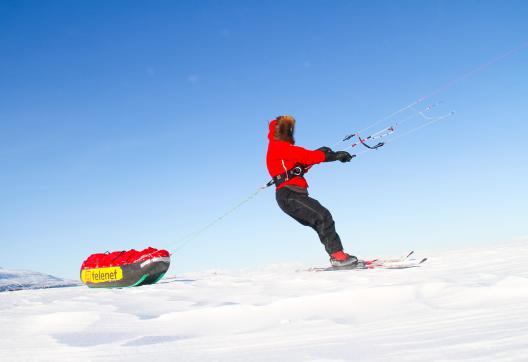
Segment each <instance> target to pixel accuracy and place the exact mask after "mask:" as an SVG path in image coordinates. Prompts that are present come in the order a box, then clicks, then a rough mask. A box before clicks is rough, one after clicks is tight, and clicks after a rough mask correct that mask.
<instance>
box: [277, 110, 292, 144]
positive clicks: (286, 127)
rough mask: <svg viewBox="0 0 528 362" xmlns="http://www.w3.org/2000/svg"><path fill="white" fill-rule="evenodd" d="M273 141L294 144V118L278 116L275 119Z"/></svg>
mask: <svg viewBox="0 0 528 362" xmlns="http://www.w3.org/2000/svg"><path fill="white" fill-rule="evenodd" d="M275 120H276V121H277V124H276V125H275V139H276V140H279V141H286V142H289V143H291V144H292V145H294V144H295V138H294V137H293V133H294V131H295V118H293V117H292V116H289V115H283V116H278V117H277V118H275Z"/></svg>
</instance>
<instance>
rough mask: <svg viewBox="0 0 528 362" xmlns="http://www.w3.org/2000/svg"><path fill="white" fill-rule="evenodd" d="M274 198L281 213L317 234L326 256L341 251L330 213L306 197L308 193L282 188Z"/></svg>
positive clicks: (315, 201) (314, 200)
mask: <svg viewBox="0 0 528 362" xmlns="http://www.w3.org/2000/svg"><path fill="white" fill-rule="evenodd" d="M275 196H276V198H277V203H278V204H279V206H280V208H281V209H282V211H284V212H285V213H286V214H288V215H290V216H291V217H293V218H294V219H295V220H297V221H298V222H300V223H301V224H303V225H305V226H310V227H311V228H312V229H314V230H315V231H316V232H317V234H318V235H319V239H320V240H321V243H322V244H323V245H324V247H325V249H326V252H327V253H328V254H332V253H334V252H336V251H339V250H343V245H342V244H341V239H340V238H339V235H337V233H336V230H335V223H334V219H333V218H332V215H331V214H330V211H328V210H327V209H326V208H325V207H323V206H322V205H321V204H320V203H319V201H317V200H316V199H313V198H311V197H310V196H308V192H297V191H293V190H291V189H289V188H288V187H283V188H280V189H278V190H277V193H276V195H275Z"/></svg>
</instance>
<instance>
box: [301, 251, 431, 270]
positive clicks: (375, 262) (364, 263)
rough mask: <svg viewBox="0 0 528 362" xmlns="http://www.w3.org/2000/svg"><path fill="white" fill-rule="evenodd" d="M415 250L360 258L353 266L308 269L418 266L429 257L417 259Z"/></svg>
mask: <svg viewBox="0 0 528 362" xmlns="http://www.w3.org/2000/svg"><path fill="white" fill-rule="evenodd" d="M413 255H414V251H411V252H410V253H408V254H406V255H404V256H402V257H400V258H396V259H382V258H380V259H371V260H358V263H357V264H355V265H351V266H343V267H335V266H331V267H327V268H310V269H308V271H315V272H319V271H332V270H363V269H408V268H418V267H420V266H421V265H422V264H423V263H425V262H426V261H427V258H421V259H416V258H414V257H412V256H413Z"/></svg>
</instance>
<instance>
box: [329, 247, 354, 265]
mask: <svg viewBox="0 0 528 362" xmlns="http://www.w3.org/2000/svg"><path fill="white" fill-rule="evenodd" d="M330 265H332V267H334V268H339V269H354V268H355V267H356V266H357V265H358V258H356V257H355V256H353V255H349V254H347V253H345V252H343V250H340V251H336V252H335V253H332V254H330Z"/></svg>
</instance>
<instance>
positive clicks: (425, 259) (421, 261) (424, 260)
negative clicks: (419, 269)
mask: <svg viewBox="0 0 528 362" xmlns="http://www.w3.org/2000/svg"><path fill="white" fill-rule="evenodd" d="M426 261H427V258H423V259H422V260H420V262H419V263H418V264H422V263H425V262H426Z"/></svg>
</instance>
